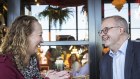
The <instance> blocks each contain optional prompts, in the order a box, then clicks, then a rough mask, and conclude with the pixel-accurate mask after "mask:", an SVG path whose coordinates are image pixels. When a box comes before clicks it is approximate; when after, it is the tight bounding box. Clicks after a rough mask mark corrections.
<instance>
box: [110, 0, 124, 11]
mask: <svg viewBox="0 0 140 79" xmlns="http://www.w3.org/2000/svg"><path fill="white" fill-rule="evenodd" d="M125 3H126V0H113V1H112V4H113V5H114V6H115V8H116V9H117V10H118V11H120V10H121V9H122V7H123V5H124V4H125Z"/></svg>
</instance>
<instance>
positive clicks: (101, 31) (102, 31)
mask: <svg viewBox="0 0 140 79" xmlns="http://www.w3.org/2000/svg"><path fill="white" fill-rule="evenodd" d="M112 28H119V27H105V28H104V29H103V30H100V31H99V32H98V34H99V35H100V34H102V33H104V34H107V33H108V31H109V30H110V29H112Z"/></svg>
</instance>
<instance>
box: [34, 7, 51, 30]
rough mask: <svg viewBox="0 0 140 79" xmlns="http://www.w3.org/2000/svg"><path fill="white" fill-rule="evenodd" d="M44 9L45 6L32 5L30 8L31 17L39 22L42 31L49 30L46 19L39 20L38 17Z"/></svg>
mask: <svg viewBox="0 0 140 79" xmlns="http://www.w3.org/2000/svg"><path fill="white" fill-rule="evenodd" d="M46 7H47V5H40V6H36V5H32V6H31V15H32V16H35V17H36V18H37V19H38V20H39V22H40V23H41V25H42V29H49V21H48V18H47V17H44V18H40V17H39V16H38V14H39V13H40V12H42V11H43V10H44V9H45V8H46Z"/></svg>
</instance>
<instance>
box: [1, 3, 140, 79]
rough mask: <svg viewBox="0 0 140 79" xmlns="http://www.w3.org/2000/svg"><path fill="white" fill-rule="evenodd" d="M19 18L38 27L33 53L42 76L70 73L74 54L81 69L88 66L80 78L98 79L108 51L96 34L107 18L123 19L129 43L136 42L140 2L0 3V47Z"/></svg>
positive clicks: (139, 30) (138, 32) (139, 32)
mask: <svg viewBox="0 0 140 79" xmlns="http://www.w3.org/2000/svg"><path fill="white" fill-rule="evenodd" d="M19 15H31V16H34V17H36V18H37V19H38V20H39V22H40V23H41V25H42V28H43V35H42V37H43V41H44V42H43V43H41V45H40V46H38V52H37V55H38V57H39V64H40V68H41V71H42V72H43V71H47V70H49V69H55V70H71V68H70V63H69V61H70V60H69V59H70V56H71V55H72V54H76V56H77V58H78V61H79V62H80V63H81V65H82V66H83V65H84V64H86V63H87V62H88V63H89V74H87V75H85V76H82V77H85V78H84V79H99V61H100V58H101V57H102V56H103V55H104V54H105V53H106V52H107V51H108V50H109V49H108V48H106V47H104V45H103V44H102V41H101V39H100V37H99V35H98V31H99V30H100V28H101V27H100V26H101V21H102V19H103V18H104V17H107V16H111V15H120V16H123V17H124V18H125V19H126V20H127V22H128V24H129V33H130V35H131V40H134V41H139V40H140V26H139V24H138V23H139V22H140V0H0V44H1V42H3V38H4V36H5V34H6V29H7V28H8V27H9V26H10V24H11V23H12V21H13V20H14V19H15V18H16V17H17V16H19ZM76 79H82V78H80V76H79V78H76Z"/></svg>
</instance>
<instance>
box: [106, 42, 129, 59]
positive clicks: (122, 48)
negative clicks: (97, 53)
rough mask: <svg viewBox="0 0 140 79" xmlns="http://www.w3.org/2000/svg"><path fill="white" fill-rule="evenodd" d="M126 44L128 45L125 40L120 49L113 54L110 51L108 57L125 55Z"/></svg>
mask: <svg viewBox="0 0 140 79" xmlns="http://www.w3.org/2000/svg"><path fill="white" fill-rule="evenodd" d="M127 44H128V40H126V41H125V42H124V43H123V44H122V45H121V47H120V48H119V50H118V51H117V52H116V53H114V52H113V51H112V50H110V52H109V55H110V56H111V57H114V56H116V55H117V53H118V52H119V53H122V54H124V55H125V54H126V48H127Z"/></svg>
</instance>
